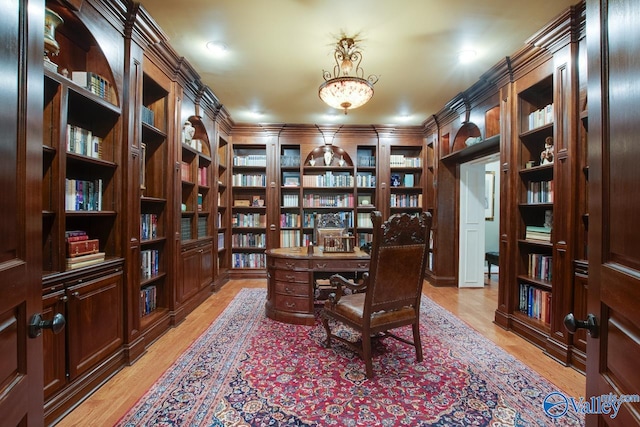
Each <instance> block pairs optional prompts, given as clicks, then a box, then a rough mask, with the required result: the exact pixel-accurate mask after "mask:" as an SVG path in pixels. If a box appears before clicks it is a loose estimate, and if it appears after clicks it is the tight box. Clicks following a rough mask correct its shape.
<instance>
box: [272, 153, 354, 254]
mask: <svg viewBox="0 0 640 427" xmlns="http://www.w3.org/2000/svg"><path fill="white" fill-rule="evenodd" d="M300 184H301V186H302V188H301V192H300V201H299V206H300V221H301V223H302V232H301V235H302V242H301V243H302V245H305V246H306V245H308V244H309V242H313V239H314V236H313V231H314V227H315V225H316V224H315V222H316V218H317V215H318V214H323V213H337V214H338V215H339V217H340V218H341V220H342V223H343V224H344V225H345V229H346V230H347V232H349V233H353V231H354V229H355V223H356V209H355V208H356V204H357V194H356V192H355V185H356V175H355V167H354V162H353V160H352V158H351V156H350V155H349V154H348V152H347V151H345V150H344V149H342V148H340V147H336V146H330V145H325V146H322V147H317V148H314V149H313V150H312V151H311V152H310V153H308V154H307V155H306V157H305V161H304V164H303V166H302V176H301V182H300ZM283 202H284V200H283ZM313 243H314V244H320V245H321V243H319V242H313Z"/></svg>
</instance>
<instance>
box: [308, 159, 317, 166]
mask: <svg viewBox="0 0 640 427" xmlns="http://www.w3.org/2000/svg"><path fill="white" fill-rule="evenodd" d="M309 164H310V165H311V166H315V165H316V159H314V158H313V157H312V158H311V160H309Z"/></svg>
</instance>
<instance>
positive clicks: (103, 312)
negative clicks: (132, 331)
mask: <svg viewBox="0 0 640 427" xmlns="http://www.w3.org/2000/svg"><path fill="white" fill-rule="evenodd" d="M122 285H123V284H122V273H121V272H118V273H114V274H110V275H107V276H105V277H103V278H99V279H95V280H91V281H89V282H86V283H80V284H77V285H74V286H70V287H68V288H67V295H68V298H69V302H68V306H67V336H68V339H69V348H68V350H69V379H70V380H74V379H75V378H76V377H77V376H78V375H80V374H82V373H83V372H85V371H86V370H88V369H89V368H91V367H92V366H94V365H96V364H97V363H99V362H100V361H101V360H103V359H105V358H106V357H107V356H108V355H109V354H111V353H112V352H114V351H116V350H117V349H118V348H119V347H121V346H122V343H123V334H124V332H123V324H122V320H123V317H124V313H123V306H122V301H123V297H122Z"/></svg>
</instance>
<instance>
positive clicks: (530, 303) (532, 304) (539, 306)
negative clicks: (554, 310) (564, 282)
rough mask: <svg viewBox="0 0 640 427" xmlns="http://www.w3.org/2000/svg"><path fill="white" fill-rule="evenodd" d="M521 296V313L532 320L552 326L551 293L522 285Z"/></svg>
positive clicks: (519, 307)
mask: <svg viewBox="0 0 640 427" xmlns="http://www.w3.org/2000/svg"><path fill="white" fill-rule="evenodd" d="M519 296H520V301H519V306H518V309H519V310H520V312H522V313H524V314H526V315H527V316H529V317H531V318H532V319H536V320H540V321H542V322H544V323H546V324H551V292H549V291H545V290H543V289H540V288H537V287H535V286H533V285H529V284H526V283H521V284H520V294H519Z"/></svg>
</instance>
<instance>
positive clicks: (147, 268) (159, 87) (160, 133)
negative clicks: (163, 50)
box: [138, 62, 172, 331]
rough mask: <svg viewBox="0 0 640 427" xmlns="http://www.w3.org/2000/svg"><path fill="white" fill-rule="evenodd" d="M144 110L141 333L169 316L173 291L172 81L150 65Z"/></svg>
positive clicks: (147, 66) (144, 83)
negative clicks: (169, 233) (169, 234)
mask: <svg viewBox="0 0 640 427" xmlns="http://www.w3.org/2000/svg"><path fill="white" fill-rule="evenodd" d="M145 70H146V72H145V73H144V75H143V78H142V105H141V106H140V121H141V124H140V126H141V132H140V135H141V140H140V276H139V281H138V282H139V287H140V289H139V301H138V307H139V315H140V317H141V321H140V323H141V326H140V328H141V330H143V331H144V330H146V329H147V328H148V327H149V326H151V325H154V324H157V323H158V319H159V317H161V316H166V315H168V312H169V310H170V306H171V304H170V301H171V297H172V286H171V283H170V281H169V280H170V277H171V276H170V275H168V274H167V273H168V271H169V266H170V265H172V263H171V260H170V259H168V257H169V253H170V249H169V244H168V240H167V230H168V229H169V222H168V219H169V205H170V203H169V202H168V195H169V191H170V188H171V183H170V182H169V177H170V176H171V174H169V173H168V171H169V166H170V161H169V141H168V135H167V129H168V121H169V93H170V87H171V81H170V80H169V78H168V77H166V76H165V75H164V74H162V73H160V72H159V70H157V68H156V67H154V66H153V65H152V64H151V63H150V62H146V63H145Z"/></svg>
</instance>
